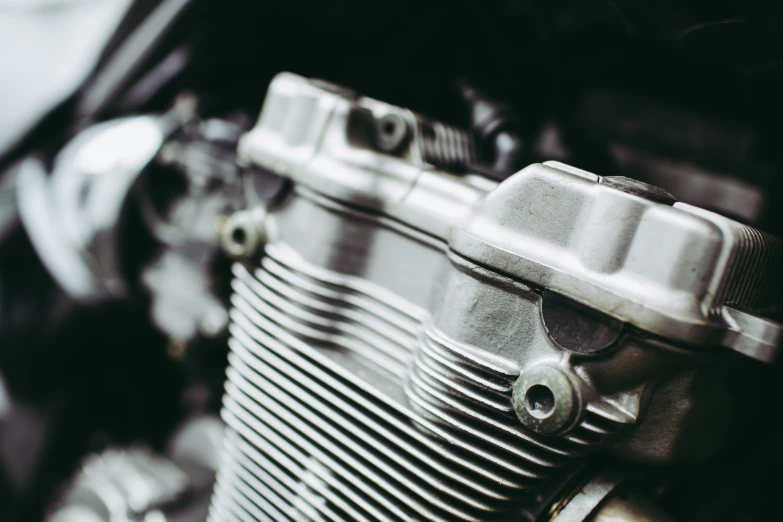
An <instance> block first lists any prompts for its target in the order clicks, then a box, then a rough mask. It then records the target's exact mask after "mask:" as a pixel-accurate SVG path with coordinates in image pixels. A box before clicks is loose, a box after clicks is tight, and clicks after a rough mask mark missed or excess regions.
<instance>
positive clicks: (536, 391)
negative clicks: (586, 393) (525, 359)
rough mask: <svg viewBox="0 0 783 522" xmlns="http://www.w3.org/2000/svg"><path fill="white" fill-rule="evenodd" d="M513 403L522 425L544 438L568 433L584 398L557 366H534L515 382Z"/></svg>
mask: <svg viewBox="0 0 783 522" xmlns="http://www.w3.org/2000/svg"><path fill="white" fill-rule="evenodd" d="M511 404H512V406H513V407H514V413H516V415H517V417H518V418H519V420H520V421H521V422H522V425H523V426H525V427H526V428H528V429H530V430H532V431H535V432H536V433H541V434H543V435H554V434H556V433H559V432H563V431H565V430H567V429H568V428H569V427H570V426H571V425H572V424H573V421H574V420H575V419H576V417H577V415H578V413H579V409H580V398H579V395H578V393H577V390H576V388H575V387H574V385H573V382H572V381H571V379H570V378H569V377H568V376H567V375H565V373H564V372H563V371H562V370H560V369H558V368H555V367H553V366H545V365H541V366H533V367H531V368H528V369H526V370H524V371H523V372H522V373H521V374H520V376H519V378H518V379H517V380H516V382H515V383H514V391H513V394H512V396H511Z"/></svg>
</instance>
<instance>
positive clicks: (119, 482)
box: [47, 448, 189, 522]
mask: <svg viewBox="0 0 783 522" xmlns="http://www.w3.org/2000/svg"><path fill="white" fill-rule="evenodd" d="M188 485H189V478H188V475H187V474H186V473H185V472H184V471H182V470H181V469H180V468H179V467H178V466H176V465H175V464H174V463H172V462H171V461H169V460H168V459H167V458H165V457H163V456H161V455H156V454H154V453H152V452H151V451H149V450H146V449H143V448H134V449H123V450H120V449H111V450H107V451H104V452H102V453H99V454H94V455H91V456H90V457H88V458H87V459H86V460H85V462H84V464H83V465H82V469H81V470H80V471H79V473H78V474H77V475H76V477H75V479H74V482H73V484H71V486H70V488H69V490H68V492H67V493H66V495H65V497H64V498H63V500H62V504H61V507H60V508H58V509H57V510H56V511H54V512H52V513H51V514H50V515H49V517H48V518H47V520H49V521H51V522H66V521H68V522H70V521H75V520H89V521H90V522H92V521H99V520H100V521H105V522H114V521H118V522H120V521H121V522H132V521H136V520H146V518H145V517H146V516H147V515H149V514H150V513H156V512H157V511H156V508H158V507H160V506H162V505H165V504H168V503H171V502H173V501H175V500H177V499H178V498H180V497H181V496H182V495H183V494H184V493H185V491H186V490H187V488H188ZM164 520H165V518H164Z"/></svg>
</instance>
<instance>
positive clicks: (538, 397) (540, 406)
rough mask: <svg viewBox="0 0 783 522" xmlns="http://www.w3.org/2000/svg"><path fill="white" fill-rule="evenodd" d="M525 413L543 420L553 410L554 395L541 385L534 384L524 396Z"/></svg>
mask: <svg viewBox="0 0 783 522" xmlns="http://www.w3.org/2000/svg"><path fill="white" fill-rule="evenodd" d="M525 406H526V407H527V411H528V412H529V413H530V415H532V416H533V417H536V418H537V419H544V418H546V417H549V416H550V415H551V414H552V411H554V409H555V395H554V394H553V393H552V390H550V389H549V388H548V387H546V386H544V385H543V384H534V385H533V386H531V387H530V388H528V390H527V393H526V394H525Z"/></svg>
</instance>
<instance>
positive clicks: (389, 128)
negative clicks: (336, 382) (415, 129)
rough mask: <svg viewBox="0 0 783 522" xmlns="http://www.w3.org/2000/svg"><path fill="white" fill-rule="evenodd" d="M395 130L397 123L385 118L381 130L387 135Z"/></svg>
mask: <svg viewBox="0 0 783 522" xmlns="http://www.w3.org/2000/svg"><path fill="white" fill-rule="evenodd" d="M395 130H397V125H396V124H395V123H394V122H393V121H391V120H386V121H385V122H383V125H382V126H381V131H382V132H383V133H384V134H386V135H387V136H391V135H393V134H394V131H395Z"/></svg>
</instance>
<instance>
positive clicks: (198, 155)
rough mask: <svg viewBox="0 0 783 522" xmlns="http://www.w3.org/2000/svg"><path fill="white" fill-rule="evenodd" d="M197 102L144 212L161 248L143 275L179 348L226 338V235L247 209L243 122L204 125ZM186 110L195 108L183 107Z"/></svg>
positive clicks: (145, 194)
mask: <svg viewBox="0 0 783 522" xmlns="http://www.w3.org/2000/svg"><path fill="white" fill-rule="evenodd" d="M195 103H196V100H195V99H192V96H190V97H189V96H186V95H183V96H180V97H179V99H178V102H177V103H176V104H175V109H176V107H177V106H179V107H180V111H181V113H182V114H181V116H180V118H181V119H182V122H183V123H182V124H181V126H180V128H179V130H178V131H177V132H175V133H173V134H172V136H171V137H170V138H169V139H168V140H167V141H166V143H165V144H164V145H163V147H162V148H161V149H160V151H159V154H158V156H157V158H156V166H157V167H156V168H154V169H151V172H149V173H148V174H147V175H146V177H145V178H144V179H143V180H142V183H143V186H142V187H141V189H140V190H139V191H138V196H137V198H138V209H139V213H140V215H141V217H142V219H143V221H144V223H145V225H146V227H147V228H148V230H149V232H150V233H151V235H152V236H153V238H154V239H155V241H156V242H157V244H159V245H160V246H159V247H158V248H157V249H156V251H155V253H154V254H153V256H152V259H151V260H150V261H149V262H148V263H146V264H145V266H144V267H142V269H141V282H142V284H143V286H144V288H145V289H146V290H147V291H148V292H149V294H150V296H151V298H152V304H151V314H152V319H153V322H154V323H155V324H156V325H157V327H158V328H159V329H160V330H161V331H162V332H164V333H166V335H168V336H169V337H170V338H171V339H172V340H173V341H174V342H177V343H188V342H191V341H193V340H195V339H197V338H198V337H199V336H204V337H207V338H215V337H217V336H219V335H220V334H222V333H224V332H225V328H226V326H227V324H228V310H227V305H226V303H225V302H224V301H225V299H224V297H223V294H224V293H225V292H223V291H222V290H221V288H220V286H221V284H222V283H223V279H228V267H227V265H225V263H224V264H223V265H225V266H224V267H223V268H221V267H222V266H223V265H221V260H222V259H221V256H222V251H221V244H220V232H221V229H222V226H223V224H224V222H225V220H226V219H227V216H229V215H231V214H232V213H233V212H235V211H236V210H238V209H239V208H241V207H243V206H244V205H245V200H246V197H247V196H246V195H245V193H244V190H243V189H244V187H243V185H242V180H241V177H240V174H239V170H238V168H237V165H236V146H237V141H238V140H239V136H240V135H241V134H242V132H244V131H245V130H246V122H245V121H244V120H243V119H242V118H238V119H237V120H236V121H235V120H231V119H218V118H211V119H206V120H202V119H201V118H199V117H198V115H197V113H196V106H195ZM185 105H192V106H191V107H189V108H183V106H185Z"/></svg>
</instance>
